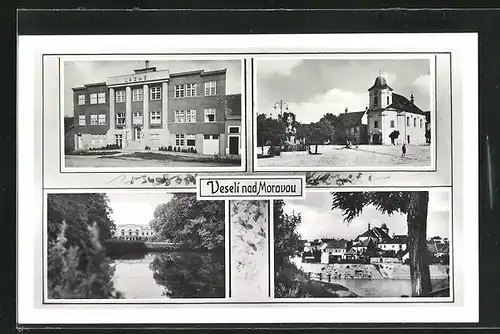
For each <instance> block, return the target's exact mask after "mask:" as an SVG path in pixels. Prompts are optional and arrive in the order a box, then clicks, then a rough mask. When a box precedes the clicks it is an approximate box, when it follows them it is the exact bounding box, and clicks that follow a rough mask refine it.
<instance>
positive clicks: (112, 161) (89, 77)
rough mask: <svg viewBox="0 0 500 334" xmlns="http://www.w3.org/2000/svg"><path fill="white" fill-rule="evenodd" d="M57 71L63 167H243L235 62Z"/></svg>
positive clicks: (77, 64) (130, 63)
mask: <svg viewBox="0 0 500 334" xmlns="http://www.w3.org/2000/svg"><path fill="white" fill-rule="evenodd" d="M61 67H62V68H61V71H62V73H61V77H62V80H63V83H62V84H61V85H62V89H63V94H62V98H61V100H62V101H61V104H62V105H63V108H62V109H63V115H64V122H63V123H62V124H64V149H63V150H62V152H64V159H63V162H64V164H63V167H66V168H72V170H75V168H76V170H78V168H83V167H86V168H94V167H95V168H103V167H108V168H117V169H119V170H120V169H121V170H123V168H125V167H126V168H145V167H146V168H149V167H162V168H164V169H165V168H167V169H168V168H170V169H172V168H176V169H179V168H183V169H186V168H187V169H197V170H210V168H214V167H240V166H241V165H242V159H241V157H242V156H243V155H244V154H243V152H244V148H245V145H244V142H242V141H243V139H244V137H243V135H242V131H243V127H242V124H244V123H243V122H242V105H243V103H244V101H243V100H242V89H243V88H242V87H243V81H242V67H243V65H242V61H241V60H157V59H156V58H155V60H147V59H146V60H140V61H139V60H112V61H111V60H64V61H63V62H62V65H61ZM61 145H62V143H61Z"/></svg>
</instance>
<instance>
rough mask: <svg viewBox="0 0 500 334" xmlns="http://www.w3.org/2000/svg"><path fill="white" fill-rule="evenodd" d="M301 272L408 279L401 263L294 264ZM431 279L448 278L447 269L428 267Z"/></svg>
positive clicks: (352, 276)
mask: <svg viewBox="0 0 500 334" xmlns="http://www.w3.org/2000/svg"><path fill="white" fill-rule="evenodd" d="M296 264H297V267H298V268H300V269H302V270H303V271H305V272H306V273H307V272H310V273H314V274H319V273H321V274H322V275H326V276H328V275H331V278H332V279H410V266H409V265H407V264H401V263H382V264H357V263H356V264H349V263H332V264H321V263H296ZM429 271H430V274H431V278H432V279H444V278H447V277H449V274H448V272H449V267H448V266H447V265H442V264H433V265H430V266H429Z"/></svg>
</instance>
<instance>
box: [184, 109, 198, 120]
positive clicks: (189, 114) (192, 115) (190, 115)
mask: <svg viewBox="0 0 500 334" xmlns="http://www.w3.org/2000/svg"><path fill="white" fill-rule="evenodd" d="M186 123H196V110H186Z"/></svg>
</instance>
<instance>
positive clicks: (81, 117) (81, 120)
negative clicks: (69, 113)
mask: <svg viewBox="0 0 500 334" xmlns="http://www.w3.org/2000/svg"><path fill="white" fill-rule="evenodd" d="M78 125H80V126H82V125H85V115H79V116H78Z"/></svg>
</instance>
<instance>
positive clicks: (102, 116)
mask: <svg viewBox="0 0 500 334" xmlns="http://www.w3.org/2000/svg"><path fill="white" fill-rule="evenodd" d="M104 124H106V115H105V114H99V125H104Z"/></svg>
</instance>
